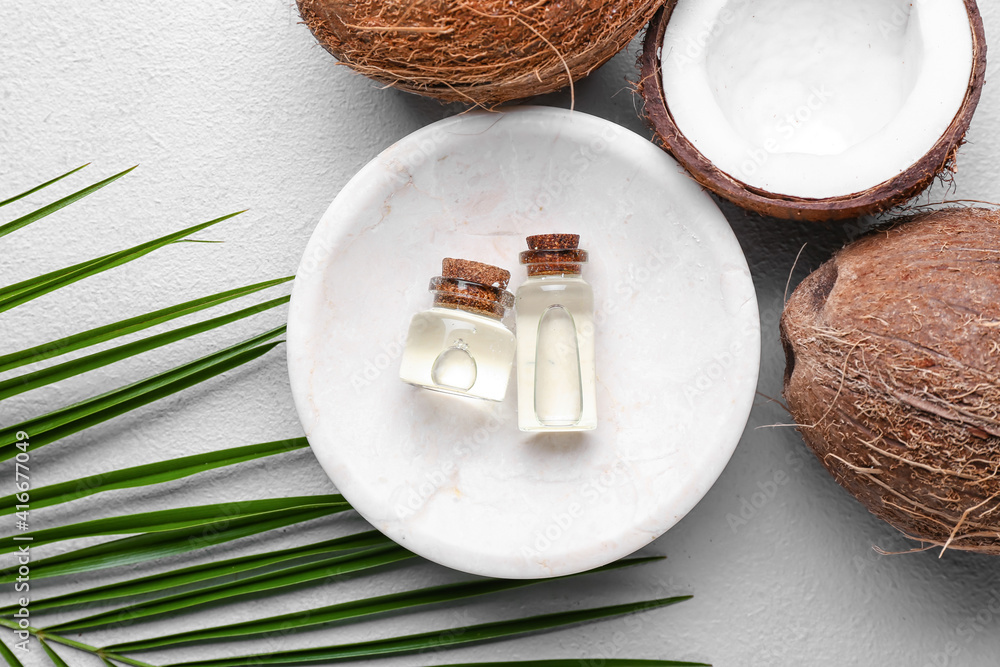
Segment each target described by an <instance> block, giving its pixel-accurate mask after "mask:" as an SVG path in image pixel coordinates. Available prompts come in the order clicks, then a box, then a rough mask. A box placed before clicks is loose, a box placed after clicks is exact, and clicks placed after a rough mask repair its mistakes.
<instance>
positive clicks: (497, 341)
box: [399, 258, 516, 401]
mask: <svg viewBox="0 0 1000 667" xmlns="http://www.w3.org/2000/svg"><path fill="white" fill-rule="evenodd" d="M509 280H510V272H509V271H506V270H504V269H501V268H499V267H496V266H491V265H489V264H482V263H480V262H473V261H471V260H465V259H452V258H445V259H444V260H442V262H441V275H440V276H438V277H436V278H432V279H431V283H430V291H431V292H432V293H433V294H434V304H433V306H432V307H431V308H430V309H429V310H426V311H424V312H422V313H417V314H416V315H414V316H413V319H412V320H411V321H410V329H409V332H408V334H407V338H406V348H405V350H404V351H403V358H402V362H401V364H400V368H399V377H400V378H401V379H402V380H403V381H404V382H408V383H410V384H413V385H417V386H420V387H425V388H427V389H433V390H435V391H441V392H445V393H450V394H458V395H461V396H471V397H474V398H482V399H487V400H491V401H502V400H503V398H504V396H505V395H506V393H507V382H508V380H509V379H510V369H511V366H512V365H513V361H514V352H515V349H516V344H515V340H514V334H513V333H512V332H511V330H510V329H508V328H507V327H506V326H504V324H503V322H502V320H503V317H504V315H505V314H506V313H507V310H509V309H510V308H511V306H513V305H514V295H513V294H511V293H510V292H508V291H507V283H508V281H509Z"/></svg>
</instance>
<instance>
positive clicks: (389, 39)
mask: <svg viewBox="0 0 1000 667" xmlns="http://www.w3.org/2000/svg"><path fill="white" fill-rule="evenodd" d="M297 1H298V5H299V13H300V14H301V15H302V18H303V20H304V21H305V23H306V25H308V26H309V28H310V30H312V32H313V34H314V35H315V36H316V39H318V40H319V42H320V44H322V45H323V47H324V48H326V50H327V51H329V52H330V53H332V54H333V55H334V56H336V58H337V60H339V61H340V62H342V63H344V64H345V65H348V66H350V67H351V68H352V69H354V70H356V71H358V72H360V73H361V74H364V75H365V76H367V77H371V78H372V79H375V80H376V81H381V82H383V83H385V84H388V85H390V86H393V87H395V88H399V89H401V90H407V91H410V92H412V93H418V94H420V95H428V96H430V97H436V98H438V99H440V100H444V101H449V102H454V101H457V102H467V103H471V104H477V105H481V106H486V107H490V106H495V105H497V104H500V103H502V102H506V101H509V100H515V99H520V98H524V97H530V96H532V95H539V94H541V93H548V92H552V91H554V90H558V89H560V88H563V87H565V86H567V85H570V83H571V81H576V80H577V79H580V78H582V77H584V76H587V75H588V74H590V73H591V72H592V71H594V70H595V69H597V68H598V67H600V66H601V65H603V64H604V63H605V62H606V61H607V60H608V59H609V58H611V56H613V55H615V54H616V53H618V52H619V51H621V50H622V49H623V48H625V46H626V45H627V44H628V43H629V41H630V40H631V39H632V38H633V37H635V35H636V34H638V32H639V30H641V29H642V27H643V26H644V25H645V24H646V23H647V22H648V21H649V19H650V17H652V16H653V14H654V13H655V12H656V10H657V9H658V8H659V6H660V5H662V4H663V0H465V1H464V2H455V1H454V0H411V1H408V2H403V1H401V0H358V1H357V2H344V1H343V0H297Z"/></svg>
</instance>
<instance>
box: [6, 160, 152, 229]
mask: <svg viewBox="0 0 1000 667" xmlns="http://www.w3.org/2000/svg"><path fill="white" fill-rule="evenodd" d="M85 166H87V165H84V167H85ZM137 166H138V165H137ZM80 169H83V167H78V168H76V169H74V170H73V171H70V172H67V173H65V174H63V175H62V176H59V177H58V178H55V179H53V180H51V181H49V182H48V183H43V184H42V185H39V186H38V187H36V188H32V189H31V190H28V191H27V192H22V193H21V194H19V195H17V196H15V197H12V198H11V199H7V200H4V201H3V202H0V206H3V205H5V204H9V203H11V202H12V201H17V200H18V199H21V198H22V197H27V196H28V195H30V194H31V193H32V192H37V191H39V190H41V189H42V188H44V187H45V186H47V185H51V184H52V183H55V182H56V181H58V180H60V179H62V178H65V177H67V176H69V175H70V174H72V173H74V172H76V171H79V170H80ZM132 169H135V167H131V168H129V169H126V170H125V171H123V172H120V173H117V174H115V175H114V176H111V177H109V178H105V179H104V180H103V181H100V182H98V183H94V184H93V185H91V186H88V187H86V188H84V189H82V190H79V191H77V192H74V193H73V194H71V195H69V196H68V197H63V198H62V199H60V200H59V201H54V202H52V203H51V204H48V205H47V206H43V207H41V208H40V209H38V210H37V211H32V212H31V213H29V214H28V215H25V216H22V217H20V218H18V219H17V220H13V221H11V222H8V223H7V224H6V225H0V237H3V236H6V235H7V234H10V233H11V232H15V231H17V230H18V229H21V228H22V227H26V226H27V225H30V224H31V223H33V222H35V221H36V220H41V219H42V218H44V217H45V216H47V215H51V214H52V213H55V212H56V211H58V210H59V209H62V208H65V207H67V206H69V205H70V204H72V203H73V202H75V201H78V200H80V199H83V198H84V197H86V196H87V195H89V194H91V193H93V192H97V191H98V190H100V189H101V188H103V187H104V186H105V185H108V184H109V183H111V182H113V181H117V180H118V179H119V178H121V177H122V176H124V175H125V174H127V173H129V172H130V171H132Z"/></svg>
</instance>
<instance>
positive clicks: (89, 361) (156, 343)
mask: <svg viewBox="0 0 1000 667" xmlns="http://www.w3.org/2000/svg"><path fill="white" fill-rule="evenodd" d="M285 303H288V297H287V296H282V297H278V298H277V299H271V300H270V301H265V302H264V303H261V304H258V305H256V306H251V307H249V308H244V309H243V310H238V311H236V312H235V313H230V314H228V315H222V316H221V317H215V318H212V319H210V320H205V321H204V322H198V323H196V324H191V325H188V326H186V327H181V328H180V329H174V330H173V331H167V332H164V333H161V334H157V335H156V336H150V337H149V338H144V339H142V340H137V341H135V342H133V343H127V344H125V345H119V346H118V347H114V348H111V349H110V350H105V351H103V352H96V353H94V354H91V355H89V356H86V357H81V358H80V359H74V360H73V361H67V362H65V363H62V364H58V365H56V366H51V367H49V368H44V369H42V370H39V371H35V372H33V373H27V374H25V375H20V376H18V377H13V378H11V379H9V380H6V381H4V382H0V401H2V400H3V399H5V398H10V397H11V396H15V395H17V394H20V393H23V392H25V391H30V390H32V389H37V388H38V387H43V386H45V385H47V384H52V383H53V382H58V381H59V380H65V379H66V378H69V377H73V376H75V375H80V374H82V373H87V372H89V371H92V370H94V369H96V368H101V367H102V366H107V365H108V364H113V363H114V362H116V361H121V360H122V359H127V358H129V357H133V356H135V355H137V354H142V353H143V352H148V351H149V350H153V349H156V348H158V347H162V346H164V345H169V344H170V343H175V342H177V341H179V340H184V339H185V338H190V337H191V336H194V335H197V334H200V333H203V332H205V331H210V330H212V329H217V328H218V327H221V326H224V325H226V324H229V323H231V322H236V321H237V320H241V319H243V318H245V317H250V316H251V315H256V314H258V313H261V312H263V311H265V310H268V309H269V308H274V307H276V306H280V305H282V304H285Z"/></svg>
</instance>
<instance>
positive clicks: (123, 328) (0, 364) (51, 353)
mask: <svg viewBox="0 0 1000 667" xmlns="http://www.w3.org/2000/svg"><path fill="white" fill-rule="evenodd" d="M293 277H294V276H288V277H286V278H277V279H275V280H267V281H264V282H261V283H256V284H253V285H247V286H246V287H240V288H237V289H232V290H227V291H225V292H219V293H218V294H213V295H211V296H206V297H202V298H200V299H194V300H193V301H185V302H184V303H179V304H177V305H176V306H169V307H167V308H163V309H161V310H156V311H153V312H151V313H146V314H144V315H139V316H138V317H132V318H129V319H127V320H122V321H121V322H115V323H114V324H109V325H106V326H103V327H97V328H96V329H90V330H89V331H84V332H82V333H78V334H74V335H72V336H67V337H66V338H60V339H58V340H54V341H50V342H48V343H44V344H42V345H36V346H35V347H29V348H27V349H25V350H20V351H18V352H12V353H10V354H5V355H3V356H0V373H2V372H5V371H9V370H11V369H14V368H17V367H19V366H24V365H26V364H32V363H35V362H38V361H44V360H46V359H51V358H53V357H58V356H60V355H63V354H66V353H68V352H73V351H75V350H80V349H83V348H85V347H90V346H91V345H97V344H98V343H103V342H105V341H108V340H112V339H114V338H118V337H119V336H125V335H128V334H131V333H135V332H137V331H142V330H143V329H148V328H149V327H153V326H156V325H158V324H163V323H164V322H169V321H170V320H173V319H176V318H178V317H183V316H185V315H190V314H192V313H196V312H198V311H200V310H204V309H206V308H211V307H212V306H217V305H219V304H222V303H225V302H227V301H231V300H233V299H237V298H239V297H241V296H246V295H248V294H253V293H254V292H259V291H260V290H264V289H267V288H269V287H274V286H276V285H280V284H281V283H285V282H288V281H289V280H292V278H293Z"/></svg>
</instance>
